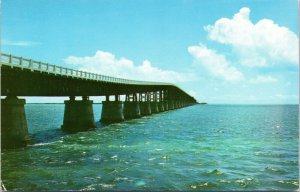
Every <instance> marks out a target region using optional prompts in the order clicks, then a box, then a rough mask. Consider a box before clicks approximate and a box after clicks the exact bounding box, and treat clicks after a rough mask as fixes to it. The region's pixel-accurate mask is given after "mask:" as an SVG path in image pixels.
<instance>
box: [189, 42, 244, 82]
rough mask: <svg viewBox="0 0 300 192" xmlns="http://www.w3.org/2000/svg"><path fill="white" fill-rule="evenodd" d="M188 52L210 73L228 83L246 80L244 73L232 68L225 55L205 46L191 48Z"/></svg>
mask: <svg viewBox="0 0 300 192" xmlns="http://www.w3.org/2000/svg"><path fill="white" fill-rule="evenodd" d="M188 51H189V53H190V54H191V55H193V57H194V58H195V60H196V62H197V63H199V64H200V65H202V66H203V67H205V68H206V69H207V70H208V72H209V73H210V74H212V75H214V76H216V77H221V78H223V79H224V80H226V81H240V80H243V79H244V75H243V73H242V72H240V71H239V70H237V69H236V68H235V67H234V66H232V64H231V62H230V61H228V60H227V59H226V57H225V56H224V55H221V54H218V53H217V52H216V51H214V50H212V49H209V48H207V47H206V46H205V45H202V44H200V45H198V46H190V47H189V48H188Z"/></svg>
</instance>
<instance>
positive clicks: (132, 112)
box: [123, 101, 141, 119]
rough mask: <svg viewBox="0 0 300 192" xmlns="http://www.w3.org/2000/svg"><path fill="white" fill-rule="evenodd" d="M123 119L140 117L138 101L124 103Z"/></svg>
mask: <svg viewBox="0 0 300 192" xmlns="http://www.w3.org/2000/svg"><path fill="white" fill-rule="evenodd" d="M123 113H124V118H125V119H134V118H138V117H140V116H141V112H140V104H139V102H138V101H125V102H124V110H123Z"/></svg>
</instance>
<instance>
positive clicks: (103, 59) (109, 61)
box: [65, 51, 196, 83]
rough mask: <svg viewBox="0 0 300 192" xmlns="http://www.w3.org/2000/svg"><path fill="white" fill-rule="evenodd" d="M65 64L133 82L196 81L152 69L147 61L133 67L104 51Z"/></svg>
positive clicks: (66, 60)
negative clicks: (132, 80)
mask: <svg viewBox="0 0 300 192" xmlns="http://www.w3.org/2000/svg"><path fill="white" fill-rule="evenodd" d="M65 63H67V64H70V65H73V66H74V67H76V68H78V69H79V70H83V71H89V72H93V73H98V74H103V75H108V76H113V77H120V78H126V79H134V80H144V81H159V82H173V83H175V82H183V81H192V80H195V79H196V77H195V75H193V74H192V73H181V72H176V71H172V70H162V69H160V68H157V67H154V66H153V65H152V64H151V62H150V61H148V60H144V61H143V62H142V64H140V65H135V64H134V62H133V61H131V60H129V59H127V58H123V57H121V58H117V57H116V56H115V55H114V54H112V53H110V52H104V51H97V52H96V54H95V55H94V56H86V57H77V56H69V57H67V58H66V59H65Z"/></svg>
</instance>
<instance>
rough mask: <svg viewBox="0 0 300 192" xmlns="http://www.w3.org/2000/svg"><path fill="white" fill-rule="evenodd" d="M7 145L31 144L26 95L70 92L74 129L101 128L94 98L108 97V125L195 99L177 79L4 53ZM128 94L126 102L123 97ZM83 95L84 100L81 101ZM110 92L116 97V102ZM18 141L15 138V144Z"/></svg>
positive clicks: (68, 121)
mask: <svg viewBox="0 0 300 192" xmlns="http://www.w3.org/2000/svg"><path fill="white" fill-rule="evenodd" d="M1 95H2V96H7V97H6V98H5V99H1V104H2V107H1V119H2V125H1V126H2V133H1V135H2V136H1V138H2V146H4V147H5V146H8V147H11V146H12V147H14V146H22V145H25V143H26V140H28V131H27V124H26V117H25V110H24V104H25V100H24V99H18V98H17V97H18V96H46V97H52V96H53V97H59V96H68V97H70V100H67V101H65V112H64V122H63V125H62V129H63V130H64V131H69V132H77V131H85V130H89V129H91V128H94V127H95V123H94V116H93V109H92V104H93V101H91V100H89V96H105V97H106V101H104V102H103V103H102V104H103V105H102V114H101V121H102V122H103V123H112V122H120V121H123V120H124V119H132V118H138V117H141V116H144V115H150V114H152V113H158V112H163V111H168V110H172V109H177V108H181V107H185V106H189V105H192V104H195V103H196V100H195V98H193V97H192V96H190V95H189V94H187V93H186V92H185V91H183V90H182V89H180V88H179V87H177V86H176V85H174V84H171V83H162V82H149V81H136V80H128V79H122V78H116V77H110V76H105V75H100V74H95V73H90V72H86V71H79V70H74V69H70V68H65V67H61V66H57V65H53V64H49V63H45V62H40V61H36V60H33V59H26V58H23V57H18V56H14V55H9V54H5V53H1ZM121 95H124V96H126V97H125V98H126V99H125V101H124V102H123V101H121V100H120V96H121ZM76 96H81V97H82V100H75V97H76ZM110 96H114V98H115V99H114V100H113V101H110ZM11 141H13V142H11Z"/></svg>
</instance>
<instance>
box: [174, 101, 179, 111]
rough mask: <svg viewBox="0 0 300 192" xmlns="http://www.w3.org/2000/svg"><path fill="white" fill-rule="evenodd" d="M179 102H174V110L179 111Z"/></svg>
mask: <svg viewBox="0 0 300 192" xmlns="http://www.w3.org/2000/svg"><path fill="white" fill-rule="evenodd" d="M178 108H179V107H178V101H174V109H178Z"/></svg>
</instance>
